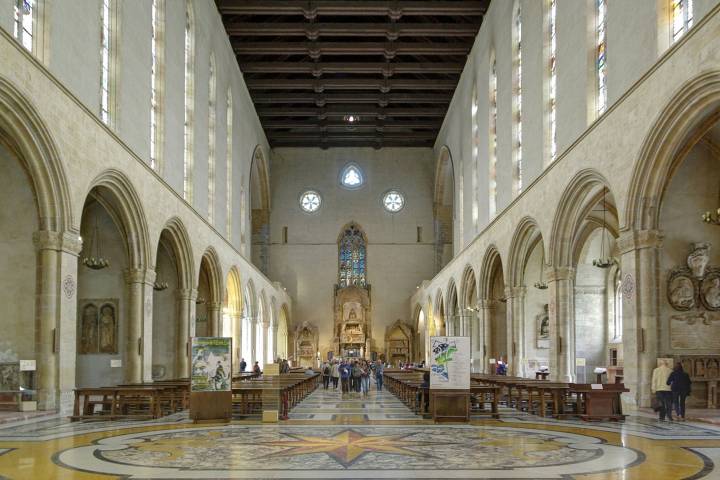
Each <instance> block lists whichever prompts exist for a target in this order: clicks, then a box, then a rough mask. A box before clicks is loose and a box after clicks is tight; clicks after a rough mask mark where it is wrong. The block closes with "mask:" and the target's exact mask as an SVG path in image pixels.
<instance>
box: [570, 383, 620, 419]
mask: <svg viewBox="0 0 720 480" xmlns="http://www.w3.org/2000/svg"><path fill="white" fill-rule="evenodd" d="M629 391H630V390H628V389H627V388H625V385H623V384H622V383H604V384H585V383H573V384H570V394H571V395H572V394H574V395H576V396H577V415H578V416H579V417H580V418H582V419H583V420H604V419H608V420H613V421H618V420H624V419H625V415H623V413H622V403H621V400H620V395H621V394H622V393H624V392H629Z"/></svg>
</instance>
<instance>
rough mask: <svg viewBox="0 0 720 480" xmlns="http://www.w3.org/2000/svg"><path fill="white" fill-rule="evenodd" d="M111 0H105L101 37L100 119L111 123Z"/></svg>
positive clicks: (103, 3) (105, 122) (102, 12)
mask: <svg viewBox="0 0 720 480" xmlns="http://www.w3.org/2000/svg"><path fill="white" fill-rule="evenodd" d="M110 1H111V0H103V2H102V10H101V12H100V13H101V27H102V28H101V37H100V120H102V121H103V123H104V124H106V125H107V124H109V123H110V45H111V43H110V33H111V32H110Z"/></svg>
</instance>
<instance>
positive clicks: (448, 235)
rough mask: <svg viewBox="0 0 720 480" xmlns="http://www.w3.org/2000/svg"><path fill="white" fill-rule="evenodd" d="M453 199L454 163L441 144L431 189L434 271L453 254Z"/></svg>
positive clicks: (454, 216)
mask: <svg viewBox="0 0 720 480" xmlns="http://www.w3.org/2000/svg"><path fill="white" fill-rule="evenodd" d="M455 201H456V199H455V165H454V163H453V158H452V154H451V153H450V149H449V148H448V147H447V146H443V147H442V148H441V149H440V155H439V156H438V160H437V163H436V165H435V185H434V189H433V220H434V227H435V228H434V237H435V238H434V243H435V272H439V271H440V270H441V269H442V268H443V267H444V266H445V265H446V264H447V263H448V262H449V261H450V259H452V257H453V255H454V251H453V246H454V242H455V233H454V232H455V220H456V218H457V216H456V212H455V210H456V209H455Z"/></svg>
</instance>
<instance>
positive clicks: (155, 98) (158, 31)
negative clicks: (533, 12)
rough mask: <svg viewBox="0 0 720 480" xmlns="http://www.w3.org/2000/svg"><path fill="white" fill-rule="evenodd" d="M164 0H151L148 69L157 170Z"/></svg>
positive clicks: (156, 166) (152, 161) (153, 164)
mask: <svg viewBox="0 0 720 480" xmlns="http://www.w3.org/2000/svg"><path fill="white" fill-rule="evenodd" d="M164 2H165V0H152V6H151V9H152V43H151V46H150V49H151V52H152V66H151V70H150V168H152V169H153V170H159V161H160V150H161V140H160V139H161V132H160V129H161V128H162V127H161V126H162V121H161V119H160V112H161V110H160V89H161V85H162V83H161V82H162V80H161V79H162V74H161V70H160V68H161V60H162V58H163V55H162V54H163V50H162V37H163V30H164V29H163V25H162V23H163V22H164V7H165V3H164Z"/></svg>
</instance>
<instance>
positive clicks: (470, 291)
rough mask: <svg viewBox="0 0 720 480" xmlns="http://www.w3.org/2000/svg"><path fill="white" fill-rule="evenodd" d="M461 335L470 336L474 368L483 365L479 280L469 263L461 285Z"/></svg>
mask: <svg viewBox="0 0 720 480" xmlns="http://www.w3.org/2000/svg"><path fill="white" fill-rule="evenodd" d="M460 300H461V301H460V320H461V321H460V335H464V336H469V337H470V351H471V352H472V368H473V369H478V370H479V368H478V367H480V366H481V361H482V360H481V359H482V352H480V346H481V345H482V339H481V338H480V336H479V335H480V325H479V321H478V313H479V311H480V310H479V305H478V295H477V281H476V280H475V270H473V268H472V267H471V266H470V265H468V266H467V267H465V272H464V273H463V276H462V283H461V285H460Z"/></svg>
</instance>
